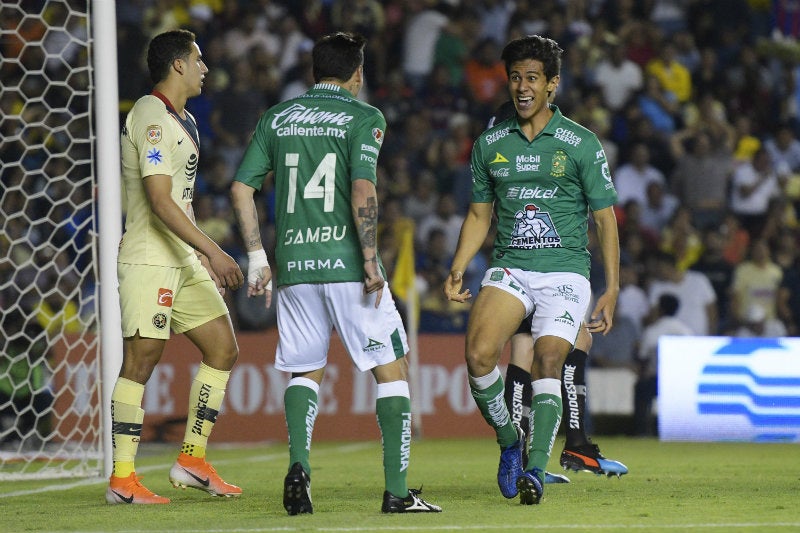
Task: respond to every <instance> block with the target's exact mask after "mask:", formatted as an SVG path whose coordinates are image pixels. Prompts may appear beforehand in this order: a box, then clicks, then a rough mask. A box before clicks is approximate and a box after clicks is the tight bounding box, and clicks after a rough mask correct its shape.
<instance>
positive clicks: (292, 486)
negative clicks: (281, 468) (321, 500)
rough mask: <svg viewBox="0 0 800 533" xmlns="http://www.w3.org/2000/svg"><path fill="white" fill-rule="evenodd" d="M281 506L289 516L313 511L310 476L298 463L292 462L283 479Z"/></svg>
mask: <svg viewBox="0 0 800 533" xmlns="http://www.w3.org/2000/svg"><path fill="white" fill-rule="evenodd" d="M283 507H284V509H286V511H287V512H288V513H289V515H290V516H294V515H298V514H304V513H308V514H313V513H314V508H313V507H312V506H311V478H310V477H309V476H308V474H307V473H306V471H305V470H303V465H301V464H300V463H295V464H293V465H292V467H291V468H290V469H289V473H288V474H286V478H285V479H284V480H283Z"/></svg>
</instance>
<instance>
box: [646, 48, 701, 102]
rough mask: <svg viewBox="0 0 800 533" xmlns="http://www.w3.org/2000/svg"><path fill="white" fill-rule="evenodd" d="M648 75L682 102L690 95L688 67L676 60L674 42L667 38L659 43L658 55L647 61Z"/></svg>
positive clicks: (690, 81)
mask: <svg viewBox="0 0 800 533" xmlns="http://www.w3.org/2000/svg"><path fill="white" fill-rule="evenodd" d="M645 71H646V72H647V74H648V76H653V77H655V78H656V79H657V80H658V83H659V84H660V85H661V88H662V89H664V90H665V91H668V92H670V93H672V94H673V95H675V98H677V99H678V102H679V103H681V104H683V103H685V102H687V101H688V100H689V98H691V96H692V76H691V73H690V72H689V69H688V68H686V67H685V66H684V65H682V64H681V63H680V62H679V61H678V60H677V50H676V49H675V43H674V42H672V40H671V39H667V40H665V41H664V42H662V43H661V46H660V48H659V51H658V56H657V57H655V58H653V59H651V60H650V61H648V62H647V65H646V66H645Z"/></svg>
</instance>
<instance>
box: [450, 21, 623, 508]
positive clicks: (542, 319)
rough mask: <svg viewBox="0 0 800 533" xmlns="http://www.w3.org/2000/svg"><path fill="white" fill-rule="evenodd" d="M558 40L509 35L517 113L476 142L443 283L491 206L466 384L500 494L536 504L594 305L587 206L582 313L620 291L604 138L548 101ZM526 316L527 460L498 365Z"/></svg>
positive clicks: (477, 242) (592, 327) (604, 307)
mask: <svg viewBox="0 0 800 533" xmlns="http://www.w3.org/2000/svg"><path fill="white" fill-rule="evenodd" d="M561 54H562V50H561V48H560V47H559V46H558V43H556V42H555V41H553V40H552V39H548V38H544V37H541V36H538V35H532V36H527V37H522V38H519V39H515V40H513V41H511V42H509V43H508V44H507V45H506V47H505V48H504V49H503V53H502V59H503V61H504V62H505V66H506V72H507V73H508V90H509V96H510V97H511V99H512V101H513V102H514V106H515V108H516V115H515V116H514V117H512V118H510V119H508V120H505V121H503V122H500V123H499V124H497V125H495V126H494V127H492V128H490V129H488V130H486V131H484V132H483V133H482V134H481V136H480V137H479V138H478V139H477V140H476V141H475V143H474V146H473V151H472V161H471V169H472V179H473V187H472V202H471V203H470V207H469V211H468V213H467V217H466V218H465V220H464V224H463V226H462V228H461V235H460V237H459V242H458V248H457V250H456V253H455V256H454V258H453V264H452V266H451V272H450V275H449V276H448V279H447V280H446V281H445V285H444V292H445V294H446V296H447V297H448V298H449V299H451V300H454V301H459V302H465V301H466V300H468V299H469V298H471V296H472V295H471V294H470V293H469V291H468V290H466V291H463V292H462V290H461V285H462V277H463V272H464V271H465V269H466V267H467V265H468V264H469V262H470V261H471V260H472V258H473V257H474V256H475V254H476V253H477V252H478V250H479V249H480V247H481V244H482V243H483V240H484V239H485V237H486V234H487V232H488V230H489V226H490V224H491V221H492V215H493V213H495V214H496V215H497V236H496V238H495V243H494V250H493V253H492V262H491V264H490V268H489V270H488V271H487V272H486V275H485V276H484V279H483V282H482V285H481V291H480V293H479V294H478V296H477V298H476V300H475V302H474V304H473V306H472V309H471V311H470V318H469V322H468V325H467V336H466V349H465V355H466V361H467V371H468V377H469V385H470V390H471V392H472V395H473V398H474V399H475V402H476V403H477V405H478V408H479V410H480V411H481V414H482V415H483V417H484V419H485V420H486V421H487V423H488V424H489V425H490V426H491V427H492V428H493V429H494V430H495V433H496V435H497V442H498V444H499V445H500V449H501V452H500V465H499V468H498V473H497V480H498V485H499V486H500V491H501V493H502V494H503V496H505V497H506V498H513V497H515V496H516V495H517V494H519V495H520V501H521V502H522V503H523V504H528V505H529V504H535V503H539V501H540V499H541V497H542V494H543V491H544V475H545V467H546V466H547V463H548V461H549V459H550V454H551V452H552V447H553V443H554V441H555V437H556V433H557V431H558V427H559V424H560V422H561V413H562V397H561V372H562V367H563V364H564V361H565V359H566V357H567V354H568V353H569V352H570V350H571V349H572V347H573V345H574V344H575V341H576V339H577V337H578V332H579V328H580V327H581V322H582V320H583V317H584V316H585V315H586V313H587V311H588V310H589V305H590V300H591V289H590V286H589V279H588V278H589V252H588V250H587V244H588V234H587V230H588V217H589V211H592V213H593V217H594V222H595V228H596V231H597V236H598V240H599V243H600V249H601V250H602V255H603V265H604V267H605V276H606V290H605V292H604V293H603V294H602V295H601V296H600V297H599V298H598V299H597V302H596V304H595V306H594V308H593V309H592V312H591V315H590V317H589V319H588V321H587V323H586V327H588V328H589V331H590V332H601V333H606V332H608V331H609V330H610V328H611V326H612V320H613V316H614V309H615V307H616V301H617V296H618V294H619V237H618V234H617V223H616V218H615V216H614V210H613V206H614V204H615V203H616V200H617V194H616V191H615V189H614V185H613V182H612V180H611V174H610V171H609V168H608V163H607V161H606V157H605V153H604V152H603V149H602V147H601V146H600V142H599V141H598V140H597V137H596V136H595V135H594V134H593V133H592V132H591V131H589V130H588V129H586V128H584V127H583V126H581V125H579V124H577V123H575V122H573V121H571V120H569V119H568V118H566V117H564V116H563V115H562V114H561V112H560V110H559V109H558V107H557V106H555V105H552V104H550V103H549V101H548V99H549V97H550V95H551V94H553V93H554V92H555V90H556V89H557V87H558V83H559V79H560V78H559V71H560V67H561ZM531 313H532V314H533V318H532V321H531V335H532V337H533V340H534V359H533V364H532V367H531V374H532V375H533V376H534V377H535V381H534V382H533V400H532V405H531V419H532V424H531V425H532V430H531V442H530V445H529V459H528V464H527V466H526V470H524V471H523V468H522V448H523V446H525V445H526V443H525V440H524V437H523V434H522V430H521V429H520V428H519V427H518V426H516V425H515V424H514V423H513V422H512V420H511V417H510V415H509V411H508V408H507V407H506V404H505V401H504V398H503V391H504V385H503V378H502V376H501V374H500V370H499V368H498V367H497V362H498V360H499V358H500V354H501V350H502V347H503V346H504V345H505V343H506V342H507V341H508V340H509V338H511V336H512V335H513V334H514V332H515V331H516V330H517V327H518V325H519V324H520V322H521V321H522V319H523V318H524V317H525V316H527V315H529V314H531Z"/></svg>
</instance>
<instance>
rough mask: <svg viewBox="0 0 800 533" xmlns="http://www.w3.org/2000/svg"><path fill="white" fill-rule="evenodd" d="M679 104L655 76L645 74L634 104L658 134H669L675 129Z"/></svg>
mask: <svg viewBox="0 0 800 533" xmlns="http://www.w3.org/2000/svg"><path fill="white" fill-rule="evenodd" d="M679 104H680V102H678V99H677V98H676V97H675V95H674V94H673V93H671V92H670V91H668V90H666V89H664V88H663V87H662V86H661V84H660V83H659V81H658V79H656V77H655V76H652V75H650V74H648V75H647V76H645V79H644V88H643V89H642V90H641V91H640V92H639V94H638V96H637V97H636V106H637V108H638V110H639V112H640V113H641V114H642V116H643V117H645V118H646V119H647V120H648V121H649V122H650V123H651V124H652V125H653V129H655V130H656V131H657V132H658V133H659V134H661V135H670V134H672V133H673V132H674V131H675V130H676V129H677V127H678V123H677V118H678V114H679V112H680V105H679Z"/></svg>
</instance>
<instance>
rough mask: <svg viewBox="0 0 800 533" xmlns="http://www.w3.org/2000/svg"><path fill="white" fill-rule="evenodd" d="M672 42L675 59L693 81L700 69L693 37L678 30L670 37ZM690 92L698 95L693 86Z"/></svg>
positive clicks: (684, 31)
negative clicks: (685, 69)
mask: <svg viewBox="0 0 800 533" xmlns="http://www.w3.org/2000/svg"><path fill="white" fill-rule="evenodd" d="M679 1H682V0H679ZM672 42H673V43H674V44H675V59H676V60H677V61H678V63H680V64H681V65H683V66H684V67H686V68H687V70H688V71H689V75H690V76H691V77H692V80H694V73H695V72H696V71H697V70H698V69H699V68H700V50H698V48H697V45H696V44H695V42H694V37H693V36H692V34H691V33H690V32H688V31H686V30H680V31H678V32H676V33H674V34H673V35H672ZM692 91H693V92H694V94H700V93H698V92H697V87H695V86H694V85H692Z"/></svg>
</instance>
